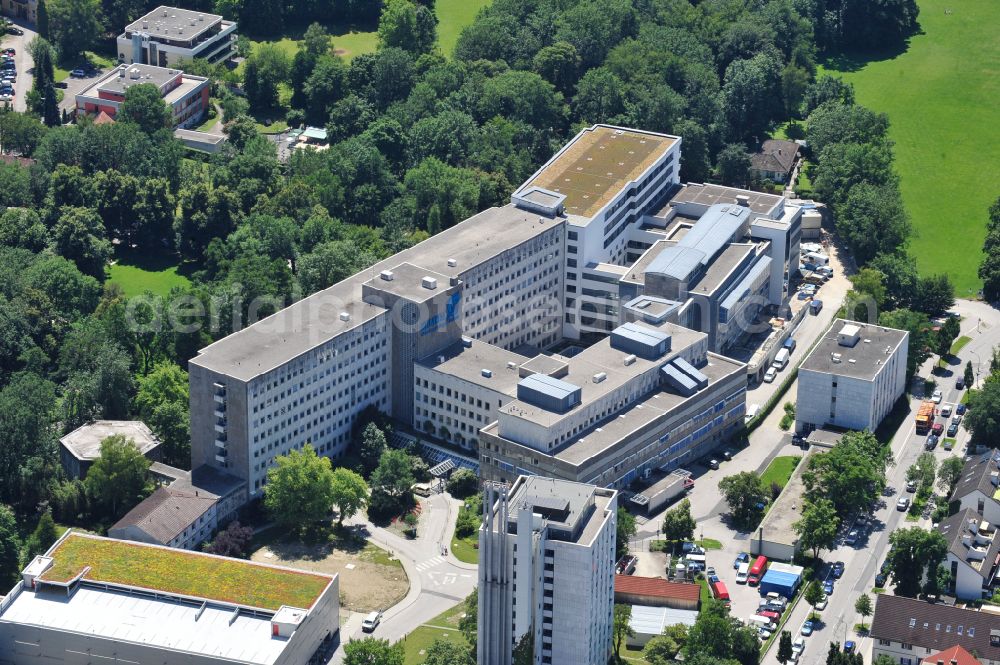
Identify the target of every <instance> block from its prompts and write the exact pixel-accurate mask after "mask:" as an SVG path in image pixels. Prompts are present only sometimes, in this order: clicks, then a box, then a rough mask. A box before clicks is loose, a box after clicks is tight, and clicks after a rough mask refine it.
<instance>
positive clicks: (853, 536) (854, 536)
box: [844, 529, 858, 545]
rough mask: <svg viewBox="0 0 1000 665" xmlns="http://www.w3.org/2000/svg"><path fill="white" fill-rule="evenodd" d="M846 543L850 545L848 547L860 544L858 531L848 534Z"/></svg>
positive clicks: (851, 531) (845, 539)
mask: <svg viewBox="0 0 1000 665" xmlns="http://www.w3.org/2000/svg"><path fill="white" fill-rule="evenodd" d="M844 542H845V543H846V544H848V545H854V544H855V543H857V542H858V530H857V529H851V530H850V531H849V532H848V534H847V538H844Z"/></svg>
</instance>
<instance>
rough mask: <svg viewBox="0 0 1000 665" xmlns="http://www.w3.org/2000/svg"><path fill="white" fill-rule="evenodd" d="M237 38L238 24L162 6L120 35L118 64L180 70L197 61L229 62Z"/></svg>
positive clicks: (215, 16)
mask: <svg viewBox="0 0 1000 665" xmlns="http://www.w3.org/2000/svg"><path fill="white" fill-rule="evenodd" d="M237 36H238V35H237V34H236V23H235V22H234V21H226V20H223V18H222V17H221V16H218V15H216V14H206V13H204V12H198V11H194V10H191V9H181V8H179V7H167V6H165V5H161V6H159V7H157V8H156V9H154V10H153V11H151V12H149V13H148V14H146V15H145V16H143V17H141V18H139V19H137V20H135V21H133V22H132V23H129V24H128V25H127V26H126V27H125V31H124V32H123V33H122V34H120V35H118V39H117V44H118V60H119V61H120V62H124V63H126V64H133V63H134V64H140V65H153V66H155V67H171V66H176V65H177V63H178V62H180V61H182V60H194V59H195V58H199V59H202V60H208V61H209V62H213V63H217V62H225V61H226V60H229V58H231V57H232V56H233V54H234V50H235V47H236V38H237Z"/></svg>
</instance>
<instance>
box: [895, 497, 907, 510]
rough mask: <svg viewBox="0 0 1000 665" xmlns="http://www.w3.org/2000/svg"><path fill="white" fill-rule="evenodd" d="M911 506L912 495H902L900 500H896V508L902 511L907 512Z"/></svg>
mask: <svg viewBox="0 0 1000 665" xmlns="http://www.w3.org/2000/svg"><path fill="white" fill-rule="evenodd" d="M909 508H910V497H908V496H903V497H900V498H899V501H897V502H896V510H898V511H899V512H901V513H902V512H906V511H907V510H909Z"/></svg>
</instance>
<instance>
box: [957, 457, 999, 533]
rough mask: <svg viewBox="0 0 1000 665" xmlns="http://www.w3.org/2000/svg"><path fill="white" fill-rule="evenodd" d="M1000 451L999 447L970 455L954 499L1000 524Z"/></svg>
mask: <svg viewBox="0 0 1000 665" xmlns="http://www.w3.org/2000/svg"><path fill="white" fill-rule="evenodd" d="M998 459H1000V455H998V454H997V452H996V451H995V450H990V451H989V452H987V453H983V454H981V455H976V456H974V457H970V458H969V459H968V460H967V461H966V462H965V466H964V467H963V468H962V475H961V477H960V478H959V481H958V483H957V484H956V485H955V491H954V492H952V495H951V499H950V501H951V502H952V503H958V507H959V510H964V509H966V508H971V509H972V510H975V511H976V512H977V513H979V515H981V516H982V518H983V519H984V520H986V521H987V522H989V523H990V524H1000V466H998Z"/></svg>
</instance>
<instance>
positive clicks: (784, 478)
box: [760, 455, 802, 487]
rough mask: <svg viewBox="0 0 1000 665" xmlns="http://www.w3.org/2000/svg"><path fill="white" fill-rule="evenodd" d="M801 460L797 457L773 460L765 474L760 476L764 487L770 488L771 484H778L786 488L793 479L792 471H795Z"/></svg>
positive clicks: (787, 456)
mask: <svg viewBox="0 0 1000 665" xmlns="http://www.w3.org/2000/svg"><path fill="white" fill-rule="evenodd" d="M800 459H802V458H801V457H797V456H795V455H785V456H782V457H775V458H774V459H773V460H771V463H770V464H768V465H767V468H766V469H764V473H762V474H761V475H760V479H761V481H762V482H763V483H764V487H770V486H771V483H777V484H779V485H781V486H782V487H784V486H785V483H787V482H788V479H789V478H791V477H792V471H794V470H795V466H796V465H797V464H798V463H799V460H800Z"/></svg>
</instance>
